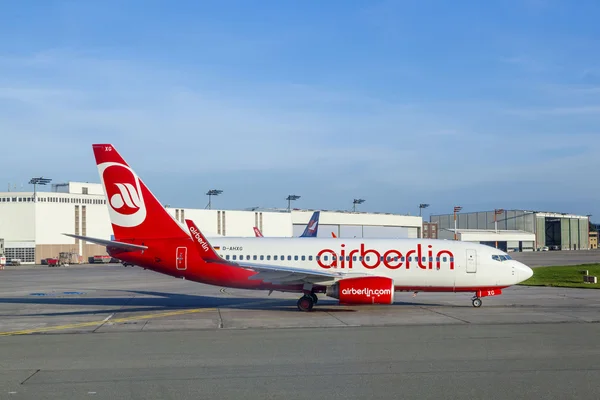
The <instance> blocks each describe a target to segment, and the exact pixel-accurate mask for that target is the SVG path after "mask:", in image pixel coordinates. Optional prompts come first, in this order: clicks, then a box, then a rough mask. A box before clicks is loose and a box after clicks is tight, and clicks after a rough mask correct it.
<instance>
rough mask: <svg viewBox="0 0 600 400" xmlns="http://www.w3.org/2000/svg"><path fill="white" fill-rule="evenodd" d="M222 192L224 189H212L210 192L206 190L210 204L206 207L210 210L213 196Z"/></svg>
mask: <svg viewBox="0 0 600 400" xmlns="http://www.w3.org/2000/svg"><path fill="white" fill-rule="evenodd" d="M221 193H223V191H222V190H218V189H211V190H209V191H208V192H206V195H207V196H208V205H207V206H206V208H208V209H209V210H210V209H211V208H212V196H218V195H220V194H221Z"/></svg>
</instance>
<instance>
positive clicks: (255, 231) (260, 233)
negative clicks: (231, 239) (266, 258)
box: [254, 226, 264, 237]
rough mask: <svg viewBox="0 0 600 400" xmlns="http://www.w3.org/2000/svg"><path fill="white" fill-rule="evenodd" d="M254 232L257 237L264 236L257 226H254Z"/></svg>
mask: <svg viewBox="0 0 600 400" xmlns="http://www.w3.org/2000/svg"><path fill="white" fill-rule="evenodd" d="M254 234H255V235H256V237H264V236H263V234H262V232H261V231H260V229H258V228H257V227H256V226H255V227H254Z"/></svg>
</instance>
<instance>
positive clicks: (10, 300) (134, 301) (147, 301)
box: [0, 289, 447, 317]
mask: <svg viewBox="0 0 600 400" xmlns="http://www.w3.org/2000/svg"><path fill="white" fill-rule="evenodd" d="M86 290H89V291H93V290H96V289H81V290H80V291H81V292H84V294H82V295H64V294H61V293H60V292H59V293H57V294H55V295H44V296H31V297H29V296H28V297H4V298H0V304H32V305H33V304H38V305H57V306H61V305H65V306H86V307H89V306H100V307H119V308H118V309H114V310H111V309H108V310H107V309H95V310H78V311H67V310H65V312H56V311H55V310H53V312H49V313H43V312H42V313H28V314H17V315H14V314H0V317H28V316H30V317H34V316H38V317H39V316H69V315H94V314H106V313H109V312H115V313H119V314H121V313H135V312H161V311H162V312H164V311H173V310H184V309H188V308H221V309H243V310H262V311H269V310H271V311H273V310H276V311H293V312H298V309H297V307H296V299H293V298H291V299H280V298H269V297H268V296H265V297H242V296H235V297H234V296H232V297H223V296H219V297H217V296H203V295H194V294H181V293H166V292H155V291H144V290H110V292H122V293H130V294H133V295H142V296H145V297H136V296H119V297H108V296H107V297H88V296H87V295H86V294H85V291H86ZM146 296H152V297H146ZM394 306H428V307H432V306H442V305H441V304H433V303H417V302H399V301H396V302H394V304H393V305H389V306H386V307H394ZM445 306H447V304H446V305H445ZM345 307H348V306H340V305H338V302H337V300H335V299H328V298H325V297H324V296H320V298H319V302H318V304H317V305H316V306H315V308H314V309H313V311H314V312H356V311H358V310H359V309H360V307H361V306H356V307H355V308H352V309H349V308H345ZM368 307H371V306H368Z"/></svg>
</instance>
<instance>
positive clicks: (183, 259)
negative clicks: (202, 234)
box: [176, 247, 187, 270]
mask: <svg viewBox="0 0 600 400" xmlns="http://www.w3.org/2000/svg"><path fill="white" fill-rule="evenodd" d="M176 261H177V264H176V265H177V269H178V270H185V269H187V247H178V248H177V250H176Z"/></svg>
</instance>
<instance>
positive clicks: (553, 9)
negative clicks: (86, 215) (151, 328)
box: [0, 0, 600, 220]
mask: <svg viewBox="0 0 600 400" xmlns="http://www.w3.org/2000/svg"><path fill="white" fill-rule="evenodd" d="M0 15H1V16H2V17H1V22H2V23H0V37H2V38H3V40H2V41H0V131H1V132H2V147H3V150H4V151H3V154H2V157H1V158H0V184H2V185H4V188H6V187H7V185H8V183H9V182H11V183H13V184H15V183H16V184H17V186H18V187H20V185H21V184H23V185H24V187H28V185H27V184H26V183H27V181H28V179H29V178H30V177H32V176H39V175H44V176H47V177H51V178H53V179H54V181H67V180H83V181H94V182H97V181H98V180H99V178H98V175H97V170H96V168H95V163H94V160H93V155H92V152H91V144H92V143H112V144H114V145H115V146H116V148H117V149H118V150H119V151H120V152H121V153H122V155H123V156H124V157H125V159H126V160H127V161H128V162H129V163H130V164H131V165H132V166H133V168H134V169H135V170H136V171H137V172H138V174H139V175H141V176H142V178H143V179H144V181H145V182H146V183H147V184H148V185H149V186H150V188H151V189H152V190H153V191H154V193H155V194H156V195H157V196H158V197H159V199H161V201H163V202H164V203H169V204H171V205H172V206H181V207H200V208H202V207H204V206H205V205H206V203H207V198H206V196H205V195H204V193H205V192H206V191H207V190H208V189H210V188H218V189H222V190H223V191H224V193H223V195H221V196H220V197H219V198H217V199H215V201H214V204H215V206H217V207H223V208H236V209H237V208H245V207H253V206H262V207H285V206H286V201H285V197H286V196H287V195H288V194H290V193H296V194H299V195H301V196H302V198H301V199H300V200H299V201H298V202H296V206H297V207H306V208H321V209H348V208H351V207H352V199H353V198H357V197H361V198H364V199H366V202H365V203H364V204H363V205H362V206H361V209H362V210H365V211H383V212H397V213H410V214H413V215H414V214H417V213H418V208H417V206H418V204H419V203H429V204H431V206H430V208H429V209H427V210H426V211H427V212H426V213H425V215H426V216H427V215H428V214H429V213H432V214H439V213H447V212H452V207H453V206H454V205H461V206H463V209H464V210H465V211H478V210H484V209H485V210H488V209H493V208H525V209H537V210H551V211H563V212H572V213H581V214H593V215H594V217H592V219H593V220H594V219H596V220H598V218H600V203H599V201H598V200H599V199H600V189H599V187H598V183H597V182H598V161H597V160H598V154H599V152H598V148H599V144H600V52H598V49H599V48H600V24H598V23H597V22H598V19H599V17H600V3H598V2H597V1H585V0H582V1H577V2H572V1H566V0H565V1H563V0H505V1H486V2H483V1H460V2H449V1H351V0H344V1H342V0H329V1H262V2H249V1H214V2H208V1H205V2H200V1H185V0H183V1H182V0H180V1H177V2H168V1H158V0H143V1H142V0H136V1H133V0H132V1H112V0H103V1H85V2H84V1H50V0H49V1H41V0H40V1H26V0H23V1H19V2H1V3H0ZM4 190H5V189H4Z"/></svg>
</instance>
